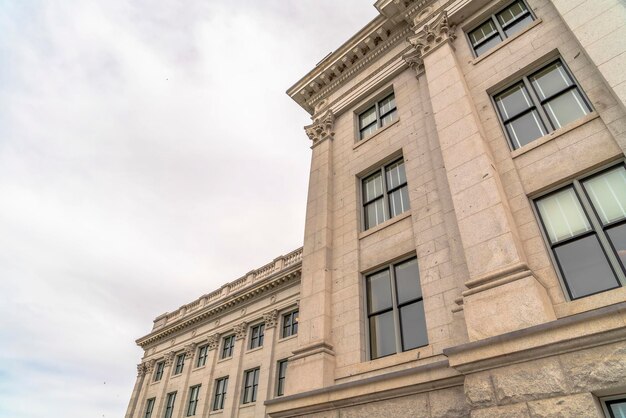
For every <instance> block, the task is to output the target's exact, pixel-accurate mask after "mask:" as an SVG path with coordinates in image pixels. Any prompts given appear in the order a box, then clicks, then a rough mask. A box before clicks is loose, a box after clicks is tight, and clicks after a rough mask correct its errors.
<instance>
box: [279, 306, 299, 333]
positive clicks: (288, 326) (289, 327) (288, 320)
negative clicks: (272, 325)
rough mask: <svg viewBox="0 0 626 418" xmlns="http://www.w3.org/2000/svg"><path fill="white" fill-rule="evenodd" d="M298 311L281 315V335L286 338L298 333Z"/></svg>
mask: <svg viewBox="0 0 626 418" xmlns="http://www.w3.org/2000/svg"><path fill="white" fill-rule="evenodd" d="M298 314H299V312H298V311H293V312H290V313H288V314H285V315H283V332H282V337H283V338H287V337H291V336H292V335H296V334H297V333H298Z"/></svg>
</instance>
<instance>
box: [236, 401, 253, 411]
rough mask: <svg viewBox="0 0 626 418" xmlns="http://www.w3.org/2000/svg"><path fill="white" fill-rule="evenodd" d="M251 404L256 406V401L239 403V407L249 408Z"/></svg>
mask: <svg viewBox="0 0 626 418" xmlns="http://www.w3.org/2000/svg"><path fill="white" fill-rule="evenodd" d="M253 406H256V401H254V402H249V403H242V404H241V405H239V409H244V408H250V407H253Z"/></svg>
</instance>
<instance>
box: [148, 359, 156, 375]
mask: <svg viewBox="0 0 626 418" xmlns="http://www.w3.org/2000/svg"><path fill="white" fill-rule="evenodd" d="M155 364H156V360H155V359H152V360H148V361H147V362H146V374H151V373H152V372H153V371H154V365H155Z"/></svg>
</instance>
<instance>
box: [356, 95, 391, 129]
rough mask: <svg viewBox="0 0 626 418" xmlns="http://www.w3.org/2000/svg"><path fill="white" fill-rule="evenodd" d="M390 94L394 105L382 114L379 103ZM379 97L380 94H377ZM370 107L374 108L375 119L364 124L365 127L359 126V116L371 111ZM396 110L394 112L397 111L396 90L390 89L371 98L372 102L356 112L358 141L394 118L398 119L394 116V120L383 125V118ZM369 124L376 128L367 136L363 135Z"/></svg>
mask: <svg viewBox="0 0 626 418" xmlns="http://www.w3.org/2000/svg"><path fill="white" fill-rule="evenodd" d="M391 96H393V100H394V107H393V108H391V109H390V110H388V111H387V112H385V113H384V114H381V113H380V107H381V106H380V103H381V102H383V101H385V100H387V99H388V98H390V97H391ZM379 97H380V96H379ZM372 109H374V112H375V114H376V120H375V121H373V122H371V123H370V124H369V125H367V126H365V127H361V116H363V115H364V114H365V113H367V112H369V111H371V110H372ZM394 111H395V112H396V114H397V113H398V104H397V102H396V92H395V91H394V90H393V89H391V91H388V92H387V93H386V94H383V95H382V97H380V98H379V99H375V100H373V103H372V104H370V105H368V106H367V107H366V108H365V109H363V110H361V111H359V112H358V113H357V114H356V128H357V132H358V135H357V139H358V141H364V140H366V139H368V138H370V137H372V136H374V135H375V134H376V132H378V131H379V130H380V129H381V128H384V127H385V126H389V125H390V124H391V123H394V122H395V121H396V120H398V119H399V117H396V120H394V121H392V122H390V123H389V124H387V125H384V126H383V123H382V121H383V119H384V118H385V117H386V116H388V115H390V114H391V113H393V112H394ZM396 116H397V115H396ZM371 126H376V130H375V131H374V132H372V133H371V134H369V135H368V136H365V137H364V136H363V131H365V130H366V129H369V128H370V127H371Z"/></svg>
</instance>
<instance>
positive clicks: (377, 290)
mask: <svg viewBox="0 0 626 418" xmlns="http://www.w3.org/2000/svg"><path fill="white" fill-rule="evenodd" d="M365 281H366V288H367V319H368V323H369V339H370V356H371V358H372V359H376V358H379V357H384V356H388V355H390V354H395V353H398V352H401V351H407V350H412V349H414V348H417V347H421V346H424V345H427V344H428V336H427V335H426V321H425V318H424V303H423V300H422V288H421V286H420V277H419V269H418V266H417V259H416V258H412V259H410V260H407V261H403V262H401V263H398V264H395V265H390V266H389V267H386V268H385V269H384V270H380V271H378V272H376V273H373V274H369V275H367V276H366V278H365Z"/></svg>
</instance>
